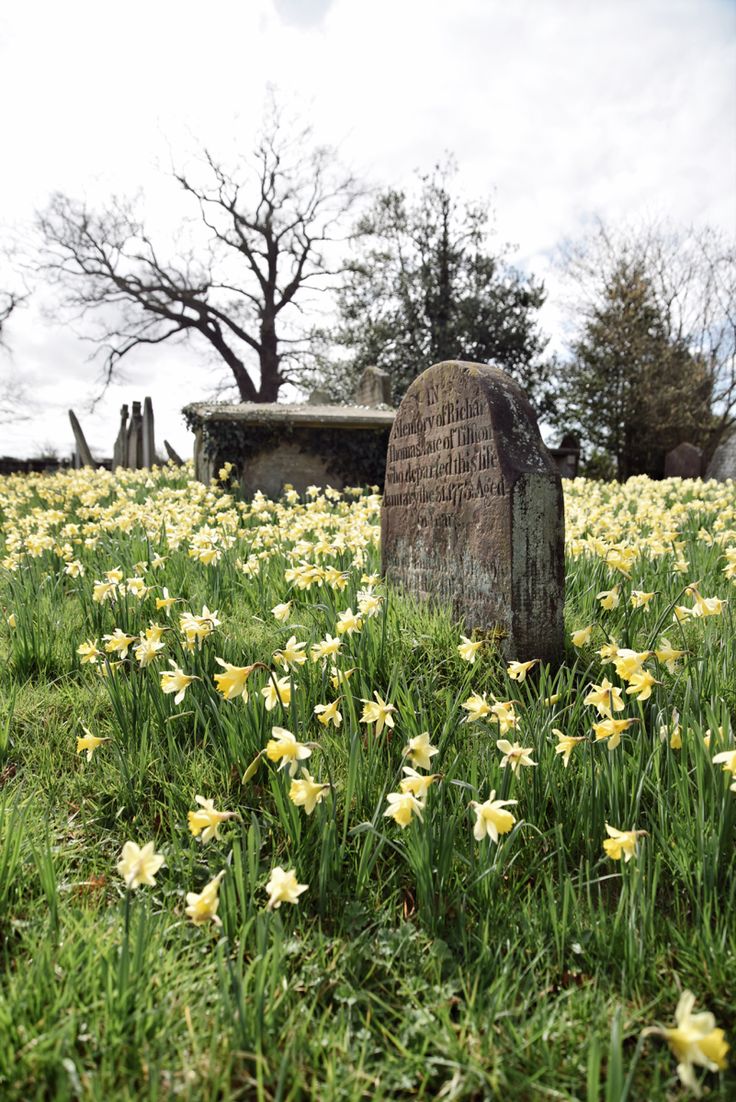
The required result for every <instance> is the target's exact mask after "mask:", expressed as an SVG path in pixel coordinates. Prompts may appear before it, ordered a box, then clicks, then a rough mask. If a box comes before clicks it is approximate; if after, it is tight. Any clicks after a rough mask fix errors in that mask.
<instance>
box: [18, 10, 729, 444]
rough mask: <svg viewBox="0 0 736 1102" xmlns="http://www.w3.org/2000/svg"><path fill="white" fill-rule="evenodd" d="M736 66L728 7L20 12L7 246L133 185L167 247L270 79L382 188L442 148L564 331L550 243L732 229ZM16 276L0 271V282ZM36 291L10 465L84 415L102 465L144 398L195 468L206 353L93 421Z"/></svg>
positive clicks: (166, 354) (92, 390)
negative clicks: (202, 176) (179, 192)
mask: <svg viewBox="0 0 736 1102" xmlns="http://www.w3.org/2000/svg"><path fill="white" fill-rule="evenodd" d="M735 74H736V0H596V2H595V3H592V2H590V0H514V2H513V3H511V2H509V0H453V3H452V4H448V3H446V0H442V2H436V0H210V2H209V3H208V4H207V5H206V6H203V5H202V4H201V3H199V2H197V3H193V2H191V0H177V2H176V3H173V2H170V0H157V2H156V3H151V2H150V0H146V2H145V3H143V2H141V0H128V3H126V4H125V5H112V6H111V5H102V4H100V3H99V2H98V0H95V2H90V0H71V2H70V3H68V4H63V5H61V4H58V2H51V0H24V2H23V3H20V2H19V0H8V3H6V4H5V5H3V7H2V9H1V10H0V102H2V103H3V104H4V105H6V110H5V111H4V117H3V127H2V160H3V169H2V172H0V249H2V247H3V245H8V244H12V243H15V244H16V245H17V244H18V243H20V244H21V246H22V247H23V248H27V247H29V245H31V244H32V241H33V231H32V228H31V227H32V222H33V215H34V211H35V210H39V209H43V208H44V207H45V206H46V204H47V203H48V200H49V196H50V195H51V194H52V192H54V191H61V192H64V193H66V194H68V195H70V196H75V197H79V198H85V199H86V200H87V201H88V202H90V203H91V204H94V205H103V204H104V203H105V202H106V201H107V200H108V199H109V197H110V196H111V195H113V194H117V195H132V194H134V193H136V192H137V191H140V192H141V193H142V197H143V202H144V206H145V211H146V219H147V227H148V228H149V230H150V232H151V234H152V235H153V234H159V233H160V234H161V235H162V237H163V238H164V239H166V235H169V236H171V235H172V234H175V232H176V224H177V219H178V217H179V215H180V208H179V207H178V206H177V204H178V203H179V201H180V200H179V199H178V197H175V185H173V184H172V182H171V179H170V176H169V175H168V174H169V173H170V171H171V168H172V166H174V167H180V166H186V165H188V164H190V163H191V162H192V158H193V157H194V156H195V155H196V152H197V150H198V149H199V148H201V147H202V146H203V145H207V146H208V147H210V148H212V149H213V150H216V151H217V152H218V154H219V155H221V156H222V158H223V160H225V159H227V158H228V157H229V156H232V155H235V154H237V153H241V154H242V153H243V151H244V150H247V149H248V148H249V144H250V143H251V142H252V139H253V135H254V134H255V132H256V131H257V129H258V126H259V124H260V121H261V117H262V108H263V102H264V97H265V90H266V88H267V86H268V85H271V86H273V87H274V88H275V89H276V91H277V94H278V96H279V99H280V100H281V102H282V103H283V104H284V105H285V106H286V107H287V108H288V109H289V110H292V109H298V110H299V111H300V112H301V114H302V117H305V118H306V119H308V120H309V121H310V122H311V123H312V124H313V126H314V131H315V135H316V137H317V138H318V139H319V140H320V141H323V142H327V143H331V144H336V145H337V146H338V147H339V150H340V156H341V158H342V160H343V161H344V162H345V163H346V164H348V165H350V166H351V167H352V168H353V170H354V171H355V172H356V173H357V174H358V175H359V176H361V177H364V178H365V179H366V180H367V181H369V182H370V183H372V184H373V185H376V186H379V185H381V184H391V185H392V186H406V185H410V184H411V181H412V178H413V174H414V173H415V172H416V171H417V170H428V169H429V168H431V166H432V165H433V164H434V163H435V162H437V161H438V160H441V159H442V158H443V157H444V156H445V154H446V153H447V152H452V153H453V154H454V156H455V159H456V160H457V163H458V166H459V179H460V182H461V186H462V189H463V191H464V192H465V193H466V194H467V195H468V196H483V197H488V198H489V199H490V201H491V203H492V205H493V208H494V210H495V214H496V228H497V241H498V242H511V243H514V244H515V245H516V246H517V252H516V254H515V257H514V260H515V263H516V265H517V266H518V267H520V268H522V270H524V271H527V272H529V273H532V272H533V273H534V274H536V275H537V276H539V277H541V278H543V279H544V280H545V282H546V284H547V287H548V290H549V295H550V301H549V304H548V306H547V307H546V308H545V314H544V315H543V318H542V321H543V325H544V327H545V328H546V330H547V332H548V333H549V334H550V335H551V336H552V337H553V339H554V338H555V333H556V330H557V329H558V327H559V319H560V314H559V309H558V307H557V306H556V302H557V287H558V282H559V277H558V275H557V272H556V268H555V255H556V250H557V248H558V246H559V245H560V243H561V242H562V241H563V240H565V239H576V238H579V237H580V236H581V235H583V234H585V233H586V231H587V230H589V228H590V227H591V225H592V224H593V222H594V220H595V218H596V217H600V218H603V219H604V221H605V222H606V223H607V224H609V225H612V226H617V225H622V224H631V223H638V222H646V221H649V220H652V219H662V218H667V219H671V220H672V221H673V222H674V223H676V224H679V225H689V224H695V225H705V224H709V225H711V226H715V227H717V228H720V229H721V230H723V231H725V232H726V233H729V234H731V235H733V234H734V233H736V76H735ZM7 105H11V109H10V110H8V107H7ZM18 279H19V275H18V272H17V262H14V261H13V260H12V259H11V260H10V261H7V260H6V261H2V260H0V286H2V285H4V286H6V287H7V286H9V285H10V286H14V287H16V288H18V286H19V285H18ZM32 290H33V293H32V294H31V295H30V297H29V298H28V299H27V300H26V302H25V303H24V305H23V308H22V309H19V310H17V311H16V312H15V314H14V315H13V316H12V318H11V320H10V322H9V323H8V326H7V332H6V335H5V336H6V341H7V344H8V350H7V351H2V350H0V390H2V388H3V385H4V386H6V387H7V386H10V387H11V388H12V389H13V391H14V392H17V393H20V392H21V389H22V391H23V393H24V395H25V397H26V403H27V405H26V413H27V416H26V418H25V419H22V420H21V419H19V420H16V421H15V422H14V423H12V424H0V455H4V454H5V455H16V456H32V455H38V454H40V453H41V452H42V451H44V450H46V449H48V448H54V449H56V450H57V451H58V453H59V454H61V455H65V454H69V453H70V452H71V450H72V446H73V438H72V434H71V429H70V427H69V421H68V417H67V410H68V409H69V408H74V409H75V411H76V413H77V415H78V417H79V419H80V421H81V422H82V425H83V428H84V430H85V433H86V436H87V440H88V442H89V444H90V446H91V449H92V452H93V454H94V455H95V456H99V457H102V456H109V455H110V454H111V453H112V443H113V440H114V438H115V435H116V431H117V424H118V418H119V408H120V405H121V404H122V403H124V402H125V403H127V404H128V405H130V403H131V402H132V400H133V399H140V400H142V399H143V397H144V396H145V395H150V396H151V397H152V399H153V404H154V410H155V414H156V436H157V443H158V446H159V450H162V442H163V438H164V437H166V438H167V439H168V440H170V441H171V443H172V444H173V445H174V447H175V448H176V449H177V450H178V451H179V452H180V453H181V454H182V455H183V456H189V455H191V450H192V437H191V436H190V434H189V433H188V431H187V429H186V427H185V425H184V422H183V419H182V417H181V413H180V410H181V407H182V406H183V405H185V404H186V403H187V402H190V401H196V400H201V399H204V398H208V397H210V396H211V395H212V393H213V390H214V387H215V386H216V384H217V383H218V381H220V380H221V379H222V377H223V376H222V371H221V369H219V368H218V367H217V366H216V365H215V364H213V362H212V357H211V355H209V354H208V352H207V349H206V348H205V349H200V352H199V353H198V351H197V347H198V346H196V344H195V343H194V342H191V343H190V344H188V345H173V344H170V345H162V346H159V347H158V348H156V349H154V350H151V349H145V350H141V351H140V352H136V353H133V354H132V355H131V356H130V357H129V358H128V359H127V361H126V363H125V369H124V372H123V374H122V375H121V378H120V380H119V381H118V382H116V383H115V384H114V385H113V386H111V387H110V388H109V389H108V390H107V391H106V393H105V395H104V397H103V398H102V399H101V400H100V401H98V403H97V404H96V406H95V407H94V409H93V410H92V409H91V408H90V403H91V400H92V399H94V398H95V397H96V396H97V395H99V392H100V364H99V361H92V362H91V361H90V356H91V354H92V353H93V352H94V346H93V345H91V344H90V343H89V342H88V341H85V340H84V339H83V338H84V330H83V328H82V327H81V326H80V325H79V324H77V325H76V326H72V325H70V324H69V323H62V322H61V321H59V319H58V317H56V318H55V317H54V312H53V305H54V302H53V299H52V298H51V297H50V295H49V292H48V291H47V290H44V288H39V287H36V288H35V289H32ZM426 366H429V365H426Z"/></svg>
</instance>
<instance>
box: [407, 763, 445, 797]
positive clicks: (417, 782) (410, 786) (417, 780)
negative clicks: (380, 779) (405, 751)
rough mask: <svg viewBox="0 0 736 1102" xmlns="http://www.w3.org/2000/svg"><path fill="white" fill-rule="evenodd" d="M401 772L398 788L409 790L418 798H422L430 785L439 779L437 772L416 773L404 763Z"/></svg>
mask: <svg viewBox="0 0 736 1102" xmlns="http://www.w3.org/2000/svg"><path fill="white" fill-rule="evenodd" d="M402 772H403V774H404V778H403V780H401V781H399V788H400V789H401V791H402V792H410V793H411V795H412V796H416V798H417V799H418V800H424V799H425V798H426V795H427V792H428V791H429V789H430V788H431V787H432V785H433V784H434V783H435V782H436V781H438V780H439V779H440V774H439V773H417V771H416V769H412V767H411V766H410V765H405V766H404V768H403V769H402Z"/></svg>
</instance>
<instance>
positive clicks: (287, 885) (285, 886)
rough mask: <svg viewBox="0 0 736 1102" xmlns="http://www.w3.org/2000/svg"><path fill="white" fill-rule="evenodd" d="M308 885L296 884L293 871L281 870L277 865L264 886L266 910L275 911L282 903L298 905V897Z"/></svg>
mask: <svg viewBox="0 0 736 1102" xmlns="http://www.w3.org/2000/svg"><path fill="white" fill-rule="evenodd" d="M308 887H309V885H308V884H298V883H297V879H296V873H295V872H294V870H293V869H288V870H286V869H282V868H281V865H277V866H276V868H275V869H273V870H272V872H271V879H270V880H269V881H268V883H267V884H266V891H267V892H268V910H269V911H272V910H277V909H278V908H279V907H280V906H281V904H282V903H298V901H299V896H300V895H301V894H302V892H305V891H306V890H307V889H308Z"/></svg>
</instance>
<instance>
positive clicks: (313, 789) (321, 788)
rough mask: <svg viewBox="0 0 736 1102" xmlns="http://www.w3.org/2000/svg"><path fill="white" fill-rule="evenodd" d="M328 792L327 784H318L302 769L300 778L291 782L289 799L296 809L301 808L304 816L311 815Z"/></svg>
mask: <svg viewBox="0 0 736 1102" xmlns="http://www.w3.org/2000/svg"><path fill="white" fill-rule="evenodd" d="M329 790H330V786H329V784H320V783H319V782H318V781H315V779H314V777H313V776H312V775H311V774H310V773H308V772H307V770H306V769H302V772H301V776H300V777H298V778H297V779H295V780H293V781H292V782H291V788H290V789H289V799H290V800H291V802H292V803H293V804H294V805H295V806H296V807H303V808H304V813H305V815H311V814H312V812H313V811H314V809H315V807H316V806H317V804H318V803H321V802H322V800H323V799H324V798H325V796H326V795H327V793H328V792H329Z"/></svg>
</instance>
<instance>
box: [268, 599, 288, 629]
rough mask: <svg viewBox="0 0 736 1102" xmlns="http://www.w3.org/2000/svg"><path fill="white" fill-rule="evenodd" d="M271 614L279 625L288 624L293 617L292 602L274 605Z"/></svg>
mask: <svg viewBox="0 0 736 1102" xmlns="http://www.w3.org/2000/svg"><path fill="white" fill-rule="evenodd" d="M271 614H272V615H273V617H274V619H276V620H278V621H279V623H281V624H284V623H286V621H287V620H288V619H289V617H290V616H291V601H284V602H283V604H280V605H274V606H273V608H272V609H271Z"/></svg>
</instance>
